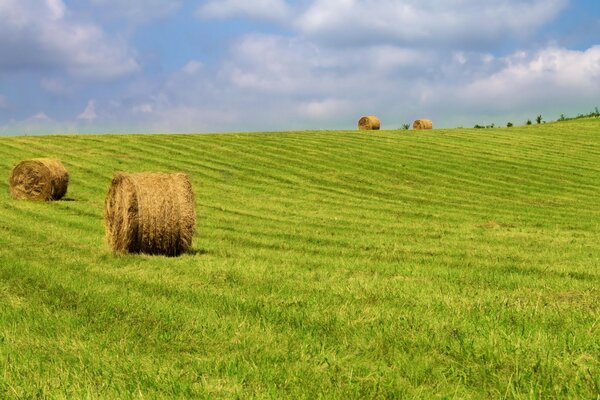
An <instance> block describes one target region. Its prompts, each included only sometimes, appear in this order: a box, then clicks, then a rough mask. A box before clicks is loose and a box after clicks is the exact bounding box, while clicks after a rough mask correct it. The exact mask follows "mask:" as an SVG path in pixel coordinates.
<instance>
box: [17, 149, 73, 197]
mask: <svg viewBox="0 0 600 400" xmlns="http://www.w3.org/2000/svg"><path fill="white" fill-rule="evenodd" d="M68 186H69V172H68V171H67V170H66V168H65V167H64V165H62V163H61V162H60V161H59V160H54V159H51V158H35V159H33V160H24V161H21V162H19V163H18V164H17V165H15V167H14V168H13V169H12V171H11V173H10V178H9V187H10V195H11V196H12V198H13V199H17V200H42V201H49V200H60V199H61V198H62V197H63V196H64V195H65V194H66V193H67V188H68Z"/></svg>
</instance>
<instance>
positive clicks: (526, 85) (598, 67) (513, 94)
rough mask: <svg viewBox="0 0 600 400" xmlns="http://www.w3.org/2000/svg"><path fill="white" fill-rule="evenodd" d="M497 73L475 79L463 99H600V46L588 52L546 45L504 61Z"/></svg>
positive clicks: (513, 102) (501, 103)
mask: <svg viewBox="0 0 600 400" xmlns="http://www.w3.org/2000/svg"><path fill="white" fill-rule="evenodd" d="M503 62H504V64H505V66H504V68H503V69H501V70H500V71H498V72H497V73H495V74H492V75H490V76H487V77H485V78H482V79H478V80H474V81H473V82H471V83H470V84H469V85H467V86H466V87H465V89H464V91H462V92H459V93H460V98H461V99H463V100H464V102H465V103H467V104H482V103H484V104H485V103H487V104H488V105H490V106H491V105H494V106H495V107H502V108H503V109H506V108H508V107H522V106H525V105H527V104H544V103H546V102H547V101H548V100H551V102H552V103H553V104H555V105H557V106H560V105H562V106H565V107H566V106H569V105H570V104H572V103H573V102H579V103H587V104H588V106H589V104H591V103H592V102H593V101H597V100H598V93H600V46H593V47H591V48H589V49H587V50H585V51H577V50H568V49H564V48H554V47H550V48H546V49H542V50H540V51H537V52H534V53H527V52H517V53H515V54H513V55H511V56H509V57H506V58H505V59H504V60H503Z"/></svg>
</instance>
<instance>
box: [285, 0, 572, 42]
mask: <svg viewBox="0 0 600 400" xmlns="http://www.w3.org/2000/svg"><path fill="white" fill-rule="evenodd" d="M567 5H568V0H446V1H443V2H442V1H438V0H405V1H397V0H315V1H313V3H312V5H311V6H310V7H308V9H306V11H305V12H304V13H303V14H302V15H301V16H300V17H299V18H298V20H297V22H296V25H297V27H298V29H299V30H300V31H301V32H302V33H303V34H305V35H307V36H309V37H312V38H314V39H317V40H320V41H325V42H328V43H333V44H345V45H357V44H360V43H365V44H372V43H382V42H383V43H394V44H401V45H407V44H409V45H412V46H416V45H427V46H434V47H446V46H448V45H451V46H453V47H454V48H457V49H458V48H464V49H479V48H483V47H485V46H490V45H495V44H497V43H498V42H502V41H504V40H506V38H509V37H521V36H525V35H528V34H530V33H531V32H532V31H535V30H536V29H538V28H539V27H541V26H543V25H544V24H546V23H547V22H548V21H550V20H552V19H553V18H555V17H556V16H557V15H558V13H559V12H560V11H561V10H562V9H564V8H565V7H566V6H567Z"/></svg>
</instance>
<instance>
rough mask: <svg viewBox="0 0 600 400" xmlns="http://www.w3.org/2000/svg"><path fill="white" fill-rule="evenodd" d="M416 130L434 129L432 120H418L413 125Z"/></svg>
mask: <svg viewBox="0 0 600 400" xmlns="http://www.w3.org/2000/svg"><path fill="white" fill-rule="evenodd" d="M413 128H414V129H433V122H431V120H430V119H418V120H416V121H415V122H414V123H413Z"/></svg>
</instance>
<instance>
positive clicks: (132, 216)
mask: <svg viewBox="0 0 600 400" xmlns="http://www.w3.org/2000/svg"><path fill="white" fill-rule="evenodd" d="M104 225H105V228H106V237H107V240H108V243H109V245H110V247H111V248H112V249H113V250H114V251H115V252H121V253H145V254H157V255H158V254H160V255H166V256H178V255H180V254H181V253H185V252H188V251H189V250H190V249H191V248H192V238H193V236H194V232H195V230H196V209H195V204H194V192H193V191H192V184H191V183H190V179H189V177H188V175H187V174H183V173H174V174H167V173H133V174H129V173H117V174H115V176H114V178H113V180H112V183H111V185H110V188H109V190H108V194H107V195H106V200H105V202H104Z"/></svg>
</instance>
